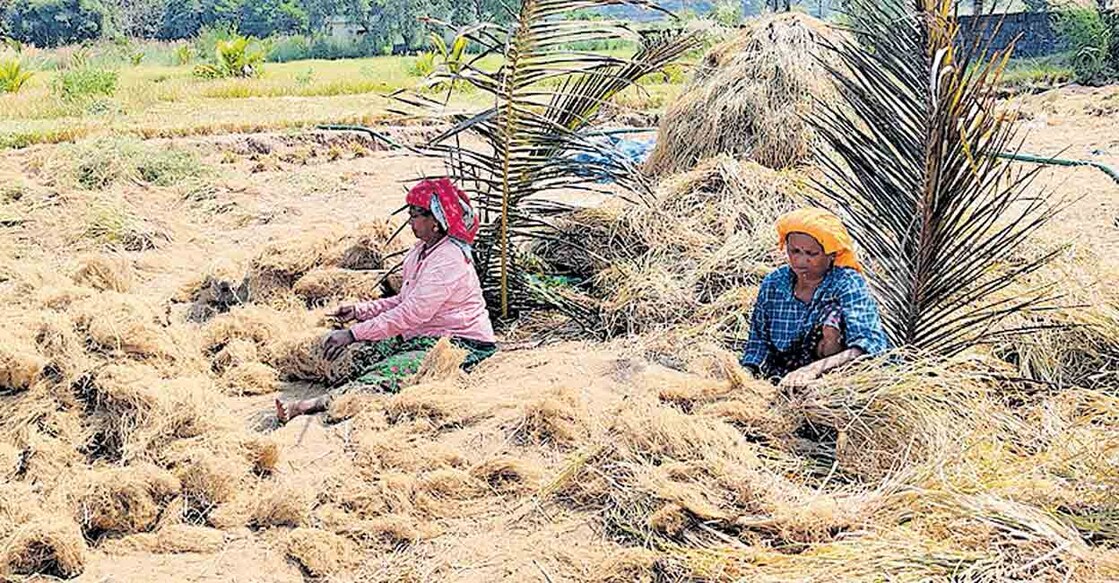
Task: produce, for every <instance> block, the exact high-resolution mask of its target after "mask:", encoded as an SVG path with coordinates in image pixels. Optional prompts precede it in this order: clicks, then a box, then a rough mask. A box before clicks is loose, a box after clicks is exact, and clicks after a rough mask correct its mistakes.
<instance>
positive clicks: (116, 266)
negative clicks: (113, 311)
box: [71, 253, 136, 293]
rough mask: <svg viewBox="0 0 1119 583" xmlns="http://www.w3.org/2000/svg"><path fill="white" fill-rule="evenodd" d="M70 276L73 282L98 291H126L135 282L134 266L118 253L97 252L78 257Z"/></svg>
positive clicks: (129, 289)
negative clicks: (76, 264)
mask: <svg viewBox="0 0 1119 583" xmlns="http://www.w3.org/2000/svg"><path fill="white" fill-rule="evenodd" d="M71 278H72V279H73V280H74V283H77V284H79V285H85V286H89V287H92V288H93V289H96V290H99V291H115V292H121V293H127V292H129V291H131V290H132V287H133V286H134V285H135V284H136V268H135V267H134V266H133V265H132V262H131V261H130V260H129V259H128V258H127V257H125V256H123V255H120V254H110V253H99V254H93V255H85V256H82V257H80V258H79V259H78V267H77V269H75V270H74V273H73V275H72V276H71Z"/></svg>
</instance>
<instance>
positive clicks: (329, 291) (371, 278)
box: [292, 267, 385, 306]
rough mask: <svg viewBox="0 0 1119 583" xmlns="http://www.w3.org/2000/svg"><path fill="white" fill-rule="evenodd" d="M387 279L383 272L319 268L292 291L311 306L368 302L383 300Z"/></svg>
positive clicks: (303, 278)
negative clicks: (384, 282)
mask: <svg viewBox="0 0 1119 583" xmlns="http://www.w3.org/2000/svg"><path fill="white" fill-rule="evenodd" d="M384 276H385V272H383V271H354V270H350V269H339V268H336V267H319V268H315V269H312V270H311V271H308V272H307V273H306V274H304V275H303V276H302V277H300V278H299V280H297V281H296V282H295V284H294V286H293V287H292V291H293V292H295V295H297V296H299V297H300V298H302V299H303V301H305V302H307V305H309V306H322V305H326V304H328V303H331V302H347V301H348V302H359V301H360V302H367V301H370V300H376V299H379V298H380V297H381V295H382V290H383V287H382V285H381V283H382V280H383V279H384Z"/></svg>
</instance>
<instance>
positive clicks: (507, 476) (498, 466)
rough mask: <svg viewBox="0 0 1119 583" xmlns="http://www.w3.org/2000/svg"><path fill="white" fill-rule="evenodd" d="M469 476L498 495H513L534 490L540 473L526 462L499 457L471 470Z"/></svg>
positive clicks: (513, 458) (503, 456) (509, 456)
mask: <svg viewBox="0 0 1119 583" xmlns="http://www.w3.org/2000/svg"><path fill="white" fill-rule="evenodd" d="M470 475H471V476H473V477H474V478H476V479H478V480H481V481H482V482H484V483H486V484H488V485H489V487H490V488H491V489H493V491H494V492H496V493H498V494H515V493H519V492H525V491H530V490H534V489H535V488H536V487H537V485H538V484H539V481H540V476H541V472H540V469H539V468H537V467H535V466H534V465H533V464H531V463H530V462H529V461H527V460H524V459H521V458H517V457H514V456H511V455H499V456H496V457H493V458H491V459H488V460H486V461H485V462H482V463H481V464H478V465H476V466H474V467H473V468H471V469H470Z"/></svg>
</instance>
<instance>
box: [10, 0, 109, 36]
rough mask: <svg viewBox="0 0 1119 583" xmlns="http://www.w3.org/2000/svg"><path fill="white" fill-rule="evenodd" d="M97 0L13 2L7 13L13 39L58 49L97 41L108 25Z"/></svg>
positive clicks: (24, 0)
mask: <svg viewBox="0 0 1119 583" xmlns="http://www.w3.org/2000/svg"><path fill="white" fill-rule="evenodd" d="M105 15H106V12H105V8H104V7H103V6H102V5H101V4H100V3H99V2H97V0H14V1H13V2H12V3H11V4H9V5H8V7H7V9H6V10H5V11H4V17H3V21H4V26H3V28H4V29H5V30H6V31H7V34H8V35H9V36H11V37H12V38H14V39H16V40H18V41H20V42H24V43H28V44H32V45H35V46H38V47H56V46H59V45H64V44H71V43H79V42H82V41H86V40H91V39H95V38H98V37H100V36H101V35H102V33H103V32H104V29H105V25H106V18H105Z"/></svg>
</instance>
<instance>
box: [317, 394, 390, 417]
mask: <svg viewBox="0 0 1119 583" xmlns="http://www.w3.org/2000/svg"><path fill="white" fill-rule="evenodd" d="M379 399H380V397H378V396H377V395H371V394H368V393H365V392H363V391H350V392H346V393H342V394H341V395H338V396H337V397H334V398H333V399H331V401H330V408H329V409H327V411H326V421H327V423H341V422H342V421H345V420H347V419H352V418H354V417H355V416H357V415H358V414H359V413H361V412H362V411H365V410H366V409H368V408H370V407H375V406H376V404H377V401H379Z"/></svg>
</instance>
